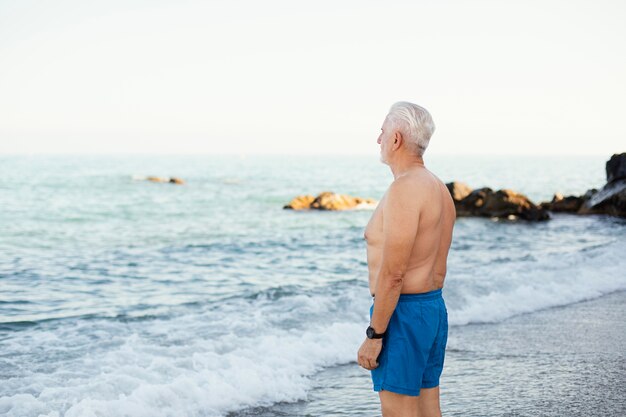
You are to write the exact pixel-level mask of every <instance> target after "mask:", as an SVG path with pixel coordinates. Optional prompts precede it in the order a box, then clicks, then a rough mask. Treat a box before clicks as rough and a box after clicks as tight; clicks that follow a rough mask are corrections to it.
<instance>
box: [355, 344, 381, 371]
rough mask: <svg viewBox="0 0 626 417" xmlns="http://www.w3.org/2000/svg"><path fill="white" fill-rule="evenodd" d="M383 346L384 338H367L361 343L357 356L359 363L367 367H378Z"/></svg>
mask: <svg viewBox="0 0 626 417" xmlns="http://www.w3.org/2000/svg"><path fill="white" fill-rule="evenodd" d="M382 348H383V339H368V338H365V342H363V344H362V345H361V348H360V349H359V354H358V356H357V360H356V361H357V363H358V364H359V365H360V366H362V367H363V368H365V369H369V370H370V371H371V370H372V369H376V368H378V362H377V359H378V355H380V351H381V350H382Z"/></svg>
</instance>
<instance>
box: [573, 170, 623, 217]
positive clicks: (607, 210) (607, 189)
mask: <svg viewBox="0 0 626 417" xmlns="http://www.w3.org/2000/svg"><path fill="white" fill-rule="evenodd" d="M578 214H608V215H610V216H618V217H626V178H624V179H619V180H615V181H613V182H609V183H607V184H606V185H605V186H604V187H602V188H601V189H600V190H598V191H597V192H595V193H592V194H591V196H590V198H588V199H587V200H586V201H585V202H584V203H583V204H582V206H581V207H580V209H579V210H578Z"/></svg>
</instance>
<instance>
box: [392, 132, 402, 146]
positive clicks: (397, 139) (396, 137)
mask: <svg viewBox="0 0 626 417" xmlns="http://www.w3.org/2000/svg"><path fill="white" fill-rule="evenodd" d="M403 141H404V138H403V137H402V133H400V131H399V130H396V131H395V132H394V134H393V145H392V148H393V149H394V150H396V149H400V145H402V142H403Z"/></svg>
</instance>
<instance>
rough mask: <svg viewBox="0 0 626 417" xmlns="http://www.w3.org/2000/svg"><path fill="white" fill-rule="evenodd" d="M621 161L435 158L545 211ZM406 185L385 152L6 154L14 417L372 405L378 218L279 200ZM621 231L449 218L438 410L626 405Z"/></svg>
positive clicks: (218, 413)
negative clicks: (365, 360) (367, 359)
mask: <svg viewBox="0 0 626 417" xmlns="http://www.w3.org/2000/svg"><path fill="white" fill-rule="evenodd" d="M609 157H610V155H585V156H567V155H565V156H563V155H553V156H531V155H485V156H478V155H432V156H429V155H425V157H424V160H425V164H426V167H427V168H428V169H429V170H431V171H432V172H433V173H434V174H435V175H437V176H438V177H439V178H440V179H441V180H442V181H444V182H450V181H461V182H464V183H466V184H468V185H469V186H470V187H472V188H480V187H486V186H487V187H491V188H493V189H500V188H509V189H513V190H515V191H518V192H521V193H523V194H525V195H526V196H528V197H529V198H530V199H531V200H532V201H533V202H535V203H539V202H541V201H549V200H551V199H552V196H553V195H554V193H556V192H560V193H562V194H564V195H571V194H573V195H580V194H583V193H584V192H585V191H586V190H588V189H590V188H600V187H602V186H603V185H604V183H605V163H606V161H607V160H608V159H609ZM148 175H154V176H163V177H172V176H174V177H180V178H182V179H183V180H184V181H185V184H183V185H175V184H170V183H155V182H150V181H145V180H142V178H144V177H145V176H148ZM392 180H393V176H392V174H391V171H390V170H389V167H388V166H387V165H384V164H383V163H381V162H380V160H379V158H378V156H377V155H371V156H370V155H306V156H305V155H246V154H241V155H151V154H146V155H137V154H129V155H114V154H112V155H40V154H32V155H4V156H0V415H1V416H7V417H41V416H46V417H79V416H80V417H101V416H102V417H117V416H127V417H165V416H172V417H174V416H176V417H186V416H189V417H225V416H229V417H237V416H253V415H255V416H268V417H269V416H333V415H336V416H376V415H380V410H379V403H378V398H377V396H376V394H375V393H374V392H373V391H372V387H371V381H370V380H369V373H368V372H367V371H365V370H363V369H361V368H359V367H358V366H357V364H356V352H357V350H358V348H359V345H360V344H361V343H362V341H363V340H364V335H365V328H366V327H367V323H368V319H369V315H368V314H369V307H370V305H371V303H372V299H371V297H370V295H369V292H368V288H367V263H366V249H365V241H364V238H363V232H364V228H365V225H366V224H367V221H368V220H369V218H370V216H371V214H372V208H360V209H356V210H348V211H337V212H329V211H293V210H285V209H283V206H284V205H285V204H287V203H288V202H289V201H290V200H291V199H292V198H294V197H296V196H298V195H302V194H312V195H317V194H319V193H321V192H323V191H332V192H337V193H342V194H349V195H354V196H360V197H371V198H375V199H380V198H381V197H382V195H383V193H384V192H385V190H386V188H387V187H388V185H389V184H390V183H391V181H392ZM415 198H420V196H415ZM625 232H626V219H620V218H616V217H610V216H604V215H591V216H577V215H572V214H565V213H553V214H552V218H551V219H550V220H549V221H546V222H536V223H533V222H526V221H523V220H501V219H500V220H499V219H490V218H458V219H457V221H456V224H455V228H454V235H453V242H452V246H451V249H450V254H449V258H448V272H447V277H446V280H445V286H444V289H443V295H444V299H445V301H446V305H447V308H448V313H449V322H450V330H449V334H450V336H449V342H448V348H447V357H446V366H445V367H444V373H443V375H442V380H441V395H442V397H441V406H442V410H443V413H444V415H457V416H503V415H507V416H526V415H528V416H541V415H564V416H573V415H586V416H589V415H624V414H620V413H621V411H623V410H624V408H622V407H624V398H625V396H626V393H625V392H624V388H623V387H624V386H626V376H625V374H626V358H625V354H624V351H626V348H625V347H626V343H625V342H624V339H625V336H624V333H623V332H624V329H625V327H624V326H623V325H621V326H622V327H611V326H620V323H624V322H625V321H626V320H625V319H626V307H625V305H626V304H625V302H624V301H625V300H626V297H625V296H624V294H626V272H625V271H626V233H625ZM608 306H611V307H610V308H609V307H608ZM606 323H609V324H610V323H613V324H612V325H609V324H606ZM603 326H604V327H603ZM605 328H606V329H605ZM563 329H566V330H563ZM603 329H605V330H606V331H604V330H603ZM616 329H617V330H616ZM594 332H595V333H594ZM598 369H600V370H601V371H600V370H598ZM607 381H609V382H610V383H608V382H607ZM590 392H591V394H590ZM585 395H587V396H589V397H588V401H581V398H583V399H585V398H586V397H585ZM594 401H595V402H594ZM590 404H591V405H590ZM594 404H595V405H594ZM594 410H595V411H594ZM594 412H597V413H598V414H594Z"/></svg>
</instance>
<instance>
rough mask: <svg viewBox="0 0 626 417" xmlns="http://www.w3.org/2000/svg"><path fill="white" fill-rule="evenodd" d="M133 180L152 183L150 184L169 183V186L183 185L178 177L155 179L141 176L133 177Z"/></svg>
mask: <svg viewBox="0 0 626 417" xmlns="http://www.w3.org/2000/svg"><path fill="white" fill-rule="evenodd" d="M133 179H135V180H143V181H152V182H165V183H170V184H184V183H185V181H184V180H183V179H181V178H178V177H156V176H152V175H150V176H147V177H144V176H141V175H135V176H133Z"/></svg>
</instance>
